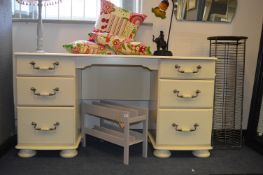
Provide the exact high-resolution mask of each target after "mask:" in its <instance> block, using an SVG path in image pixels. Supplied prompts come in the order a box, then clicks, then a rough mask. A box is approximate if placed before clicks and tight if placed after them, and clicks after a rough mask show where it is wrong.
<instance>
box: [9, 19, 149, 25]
mask: <svg viewBox="0 0 263 175" xmlns="http://www.w3.org/2000/svg"><path fill="white" fill-rule="evenodd" d="M12 21H13V22H15V23H17V22H18V23H19V22H21V23H37V19H13V20H12ZM95 22H96V21H95V20H56V19H43V23H54V24H95ZM142 25H144V26H152V25H153V23H152V22H144V23H143V24H142Z"/></svg>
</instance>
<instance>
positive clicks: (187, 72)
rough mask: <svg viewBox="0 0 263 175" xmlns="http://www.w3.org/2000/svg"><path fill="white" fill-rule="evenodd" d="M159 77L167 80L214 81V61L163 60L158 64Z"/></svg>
mask: <svg viewBox="0 0 263 175" xmlns="http://www.w3.org/2000/svg"><path fill="white" fill-rule="evenodd" d="M159 77H160V78H168V79H169V78H171V79H214V78H215V61H212V60H198V61H195V60H163V61H161V63H160V71H159Z"/></svg>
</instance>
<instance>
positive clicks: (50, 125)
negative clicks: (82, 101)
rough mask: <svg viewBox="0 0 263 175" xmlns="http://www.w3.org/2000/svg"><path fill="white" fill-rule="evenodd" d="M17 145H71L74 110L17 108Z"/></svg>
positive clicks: (73, 139)
mask: <svg viewBox="0 0 263 175" xmlns="http://www.w3.org/2000/svg"><path fill="white" fill-rule="evenodd" d="M17 114H18V143H19V144H59V145H62V144H73V143H74V142H75V132H76V129H75V128H76V122H75V121H76V120H75V108H70V107H69V108H67V107H61V108H57V107H49V108H47V107H44V108H41V107H18V108H17Z"/></svg>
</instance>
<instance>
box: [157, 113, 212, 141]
mask: <svg viewBox="0 0 263 175" xmlns="http://www.w3.org/2000/svg"><path fill="white" fill-rule="evenodd" d="M212 114H213V110H212V109H160V110H159V111H158V121H157V122H158V124H159V126H158V129H157V144H161V145H179V146H180V145H188V146H191V145H210V144H211V131H212V117H211V116H212ZM175 124H176V125H178V126H177V128H176V127H175V126H174V125H175ZM195 124H198V126H197V127H196V128H195V126H194V125H195ZM179 130H182V131H179ZM191 130H195V131H191Z"/></svg>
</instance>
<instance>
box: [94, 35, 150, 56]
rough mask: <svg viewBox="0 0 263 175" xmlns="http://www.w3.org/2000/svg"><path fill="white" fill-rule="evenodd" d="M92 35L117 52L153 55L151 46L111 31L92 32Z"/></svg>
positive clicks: (97, 40)
mask: <svg viewBox="0 0 263 175" xmlns="http://www.w3.org/2000/svg"><path fill="white" fill-rule="evenodd" d="M90 37H91V38H92V39H93V40H94V41H95V42H96V43H98V44H100V45H104V46H105V47H107V46H108V47H109V48H111V49H112V50H114V51H115V52H116V54H124V55H152V52H151V48H150V47H149V46H146V45H145V44H143V43H142V42H135V41H131V40H130V39H125V38H122V37H119V36H117V35H111V34H109V33H96V32H93V33H90Z"/></svg>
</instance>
